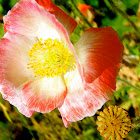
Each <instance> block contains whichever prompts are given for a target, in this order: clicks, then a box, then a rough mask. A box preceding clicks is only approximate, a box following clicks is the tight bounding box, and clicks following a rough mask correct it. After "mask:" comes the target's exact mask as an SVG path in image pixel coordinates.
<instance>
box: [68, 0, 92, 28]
mask: <svg viewBox="0 0 140 140" xmlns="http://www.w3.org/2000/svg"><path fill="white" fill-rule="evenodd" d="M70 4H71V6H72V9H73V10H75V11H76V12H77V14H78V15H79V16H81V17H82V18H83V20H84V21H85V22H86V23H87V25H88V26H89V27H93V26H92V24H91V23H90V22H89V21H88V20H87V19H86V18H85V16H84V15H83V14H82V13H81V12H80V11H79V9H78V8H77V6H76V4H75V3H74V1H73V0H70Z"/></svg>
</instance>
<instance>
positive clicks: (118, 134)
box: [97, 106, 132, 140]
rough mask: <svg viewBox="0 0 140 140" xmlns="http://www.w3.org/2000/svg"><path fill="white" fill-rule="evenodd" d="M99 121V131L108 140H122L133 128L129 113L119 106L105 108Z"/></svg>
mask: <svg viewBox="0 0 140 140" xmlns="http://www.w3.org/2000/svg"><path fill="white" fill-rule="evenodd" d="M97 119H98V121H97V125H98V128H97V130H98V131H99V132H100V135H101V136H104V137H105V139H106V140H122V139H123V138H126V135H127V134H128V133H129V131H130V130H131V128H132V125H131V120H130V118H129V116H128V113H127V112H126V111H125V110H124V109H122V108H121V107H118V106H115V107H114V106H109V108H105V109H104V110H103V112H102V111H101V112H100V116H98V117H97Z"/></svg>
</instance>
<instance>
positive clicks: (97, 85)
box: [59, 67, 117, 127]
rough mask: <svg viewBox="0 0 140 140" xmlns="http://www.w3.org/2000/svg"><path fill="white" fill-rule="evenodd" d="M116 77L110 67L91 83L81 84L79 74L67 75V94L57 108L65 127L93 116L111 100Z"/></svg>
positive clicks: (115, 73)
mask: <svg viewBox="0 0 140 140" xmlns="http://www.w3.org/2000/svg"><path fill="white" fill-rule="evenodd" d="M116 75H117V71H116V68H115V67H111V68H109V69H106V70H105V71H104V72H103V73H102V75H100V76H99V77H98V78H97V79H95V80H94V81H93V83H82V79H81V78H80V74H78V73H77V72H75V75H73V73H72V74H69V76H70V78H69V81H68V80H66V81H67V89H68V93H67V96H66V98H65V100H64V103H63V105H62V106H61V107H60V108H59V111H60V113H61V115H62V119H63V123H64V125H65V127H68V125H69V124H71V123H72V122H76V121H79V120H82V119H83V118H85V117H87V116H93V115H94V114H95V113H96V111H97V110H98V109H100V108H101V107H102V106H103V104H104V103H105V102H106V101H108V100H109V99H110V98H111V96H112V95H113V92H114V90H115V85H116ZM71 79H72V80H71ZM75 87H77V88H75Z"/></svg>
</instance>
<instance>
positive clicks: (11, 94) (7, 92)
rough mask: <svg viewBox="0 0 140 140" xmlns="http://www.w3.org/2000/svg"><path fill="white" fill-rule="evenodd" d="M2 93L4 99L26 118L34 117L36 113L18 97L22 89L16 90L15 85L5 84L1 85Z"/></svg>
mask: <svg viewBox="0 0 140 140" xmlns="http://www.w3.org/2000/svg"><path fill="white" fill-rule="evenodd" d="M0 92H1V94H2V97H3V98H4V99H5V100H7V101H9V102H10V104H12V105H14V106H15V107H17V109H18V111H19V112H20V113H22V114H23V115H25V116H26V117H31V116H32V115H33V113H34V111H33V110H30V109H29V108H28V107H27V106H25V105H24V104H23V103H22V100H21V99H20V97H19V96H18V95H19V94H20V93H19V92H21V90H20V89H17V88H14V87H13V85H11V84H10V83H8V82H7V83H4V82H3V83H2V85H1V89H0Z"/></svg>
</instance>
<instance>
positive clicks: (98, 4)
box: [0, 0, 140, 140]
mask: <svg viewBox="0 0 140 140" xmlns="http://www.w3.org/2000/svg"><path fill="white" fill-rule="evenodd" d="M52 1H53V2H54V3H55V4H56V5H58V6H59V7H60V8H61V9H63V10H64V11H65V12H66V13H68V14H69V15H70V16H72V17H73V18H74V19H75V20H76V21H77V23H78V26H77V27H76V29H75V31H74V33H73V34H72V35H71V41H72V42H76V41H77V40H78V39H79V37H80V35H81V34H82V32H83V31H84V30H85V29H87V28H89V26H88V25H87V24H86V22H85V20H84V19H83V18H82V17H81V16H80V15H79V14H77V12H76V10H74V9H73V7H72V5H71V1H70V0H52ZM16 2H18V0H0V38H2V36H3V34H4V30H3V21H2V17H3V16H4V15H5V14H6V13H7V12H8V10H10V9H11V8H12V6H14V5H15V3H16ZM74 2H75V4H76V5H77V6H78V4H79V3H85V4H88V5H90V6H91V8H90V9H89V11H90V15H88V16H87V17H85V18H86V19H87V20H88V22H90V23H91V25H92V26H93V27H97V26H98V27H104V26H111V27H113V28H114V29H115V30H116V31H117V33H118V34H119V37H120V39H121V40H122V42H123V44H124V47H125V49H124V57H123V67H122V69H121V70H120V72H119V74H118V76H119V78H118V79H117V90H116V92H115V94H114V96H113V97H112V99H111V101H109V102H107V103H106V104H105V105H104V107H103V108H105V107H107V106H109V105H110V104H112V105H119V106H122V107H123V108H124V109H126V110H127V111H128V112H129V114H130V116H131V118H132V120H133V118H135V117H136V116H138V115H139V114H140V2H139V0H114V1H112V0H74ZM112 2H113V3H112ZM0 103H1V104H2V106H0V140H22V139H23V140H38V139H39V140H46V139H47V140H60V139H62V140H71V139H74V140H102V139H103V138H102V137H101V136H100V134H99V132H98V131H97V129H96V128H97V126H96V116H97V115H95V116H93V117H87V118H85V119H84V120H82V121H79V122H76V123H73V124H72V125H70V126H69V127H68V128H67V129H66V128H65V127H64V125H63V123H62V119H61V115H60V113H59V112H58V110H57V109H55V110H54V111H52V112H51V113H48V114H40V113H34V115H33V116H32V117H31V118H26V117H24V116H23V115H22V114H20V113H19V112H18V110H17V109H16V108H15V107H13V106H11V105H10V104H9V102H7V101H5V100H3V99H2V97H1V96H0ZM97 114H98V112H97ZM139 133H140V129H134V130H132V131H131V132H130V133H129V135H128V137H127V139H128V140H140V135H139Z"/></svg>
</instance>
